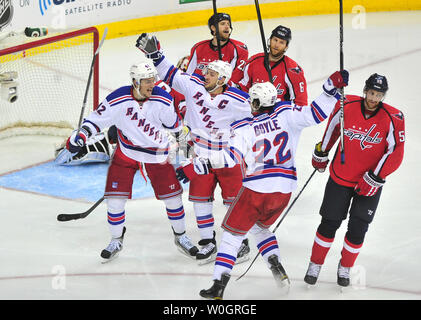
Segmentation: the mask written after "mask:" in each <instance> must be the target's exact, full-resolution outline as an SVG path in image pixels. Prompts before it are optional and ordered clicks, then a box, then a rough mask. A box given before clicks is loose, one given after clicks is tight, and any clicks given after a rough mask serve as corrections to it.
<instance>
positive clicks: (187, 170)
mask: <svg viewBox="0 0 421 320" xmlns="http://www.w3.org/2000/svg"><path fill="white" fill-rule="evenodd" d="M210 169H211V166H210V164H209V160H207V159H204V158H200V157H196V158H193V159H191V160H188V161H186V162H185V164H183V165H182V166H180V167H178V168H177V169H176V170H175V173H176V175H177V179H178V180H180V181H181V182H183V183H187V182H189V181H191V180H192V179H194V178H195V177H196V176H197V175H199V174H208V173H209V170H210Z"/></svg>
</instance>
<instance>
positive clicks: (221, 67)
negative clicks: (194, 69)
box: [203, 60, 232, 85]
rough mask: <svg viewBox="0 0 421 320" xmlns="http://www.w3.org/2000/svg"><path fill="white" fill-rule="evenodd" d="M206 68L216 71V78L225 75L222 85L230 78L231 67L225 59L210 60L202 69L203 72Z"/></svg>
mask: <svg viewBox="0 0 421 320" xmlns="http://www.w3.org/2000/svg"><path fill="white" fill-rule="evenodd" d="M208 70H213V71H215V72H217V73H218V80H221V79H222V77H225V80H224V83H223V85H225V84H227V83H228V81H229V79H231V74H232V67H231V65H230V64H229V63H228V62H226V61H222V60H215V61H212V62H210V63H209V64H208V65H207V66H206V67H205V69H204V70H203V74H206V73H207V72H208Z"/></svg>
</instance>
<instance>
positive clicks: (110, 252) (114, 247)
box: [101, 227, 126, 263]
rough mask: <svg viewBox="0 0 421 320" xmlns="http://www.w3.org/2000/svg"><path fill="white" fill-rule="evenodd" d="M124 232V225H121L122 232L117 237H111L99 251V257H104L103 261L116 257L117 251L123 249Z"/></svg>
mask: <svg viewBox="0 0 421 320" xmlns="http://www.w3.org/2000/svg"><path fill="white" fill-rule="evenodd" d="M125 233H126V227H123V233H122V234H121V236H120V237H118V238H112V239H111V242H110V244H109V245H108V247H106V248H105V249H104V250H102V251H101V257H102V258H103V259H105V260H104V261H103V263H106V262H109V261H111V260H114V259H115V258H117V256H118V253H119V252H120V251H121V250H123V239H124V234H125Z"/></svg>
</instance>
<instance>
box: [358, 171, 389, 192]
mask: <svg viewBox="0 0 421 320" xmlns="http://www.w3.org/2000/svg"><path fill="white" fill-rule="evenodd" d="M385 182H386V181H385V180H383V179H382V178H380V177H379V176H376V175H375V174H374V173H373V171H371V170H370V171H367V172H366V173H364V175H363V176H362V178H361V179H360V181H358V183H357V185H356V186H355V192H356V193H357V194H358V195H360V196H365V197H371V196H374V195H375V194H376V193H377V191H378V190H379V188H381V187H382V186H383V185H384V184H385Z"/></svg>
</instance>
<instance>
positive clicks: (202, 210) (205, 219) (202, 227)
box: [193, 202, 215, 239]
mask: <svg viewBox="0 0 421 320" xmlns="http://www.w3.org/2000/svg"><path fill="white" fill-rule="evenodd" d="M193 208H194V214H195V215H196V222H197V227H198V228H199V234H200V238H201V239H212V238H213V225H214V222H215V221H214V219H213V214H212V208H213V203H212V202H194V203H193Z"/></svg>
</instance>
